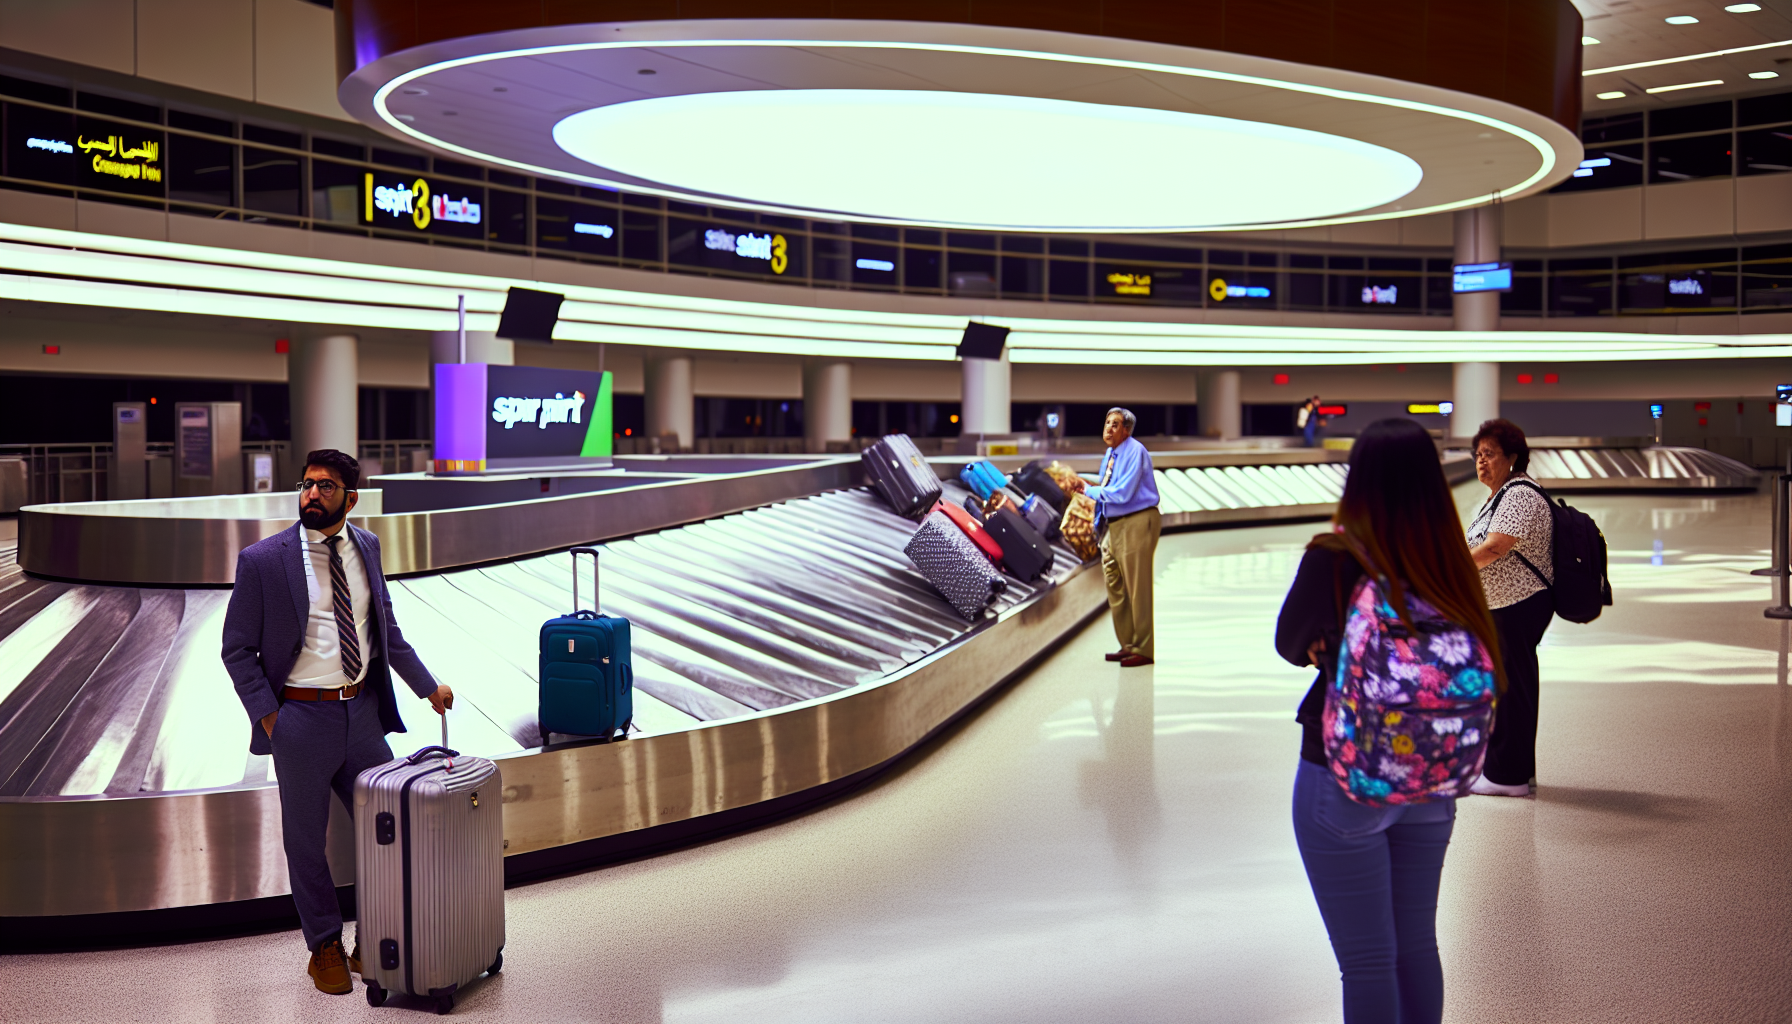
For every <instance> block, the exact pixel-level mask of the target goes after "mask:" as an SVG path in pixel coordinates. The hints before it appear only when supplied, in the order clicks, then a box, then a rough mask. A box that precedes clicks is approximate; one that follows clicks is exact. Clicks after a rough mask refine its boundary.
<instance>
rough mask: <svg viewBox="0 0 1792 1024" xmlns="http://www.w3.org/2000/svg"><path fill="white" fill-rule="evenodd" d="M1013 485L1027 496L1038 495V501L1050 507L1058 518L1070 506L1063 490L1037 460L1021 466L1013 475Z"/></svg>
mask: <svg viewBox="0 0 1792 1024" xmlns="http://www.w3.org/2000/svg"><path fill="white" fill-rule="evenodd" d="M1014 483H1015V485H1016V486H1017V487H1019V488H1020V489H1021V490H1023V491H1025V492H1027V493H1028V494H1037V495H1039V500H1040V501H1043V502H1045V503H1046V504H1047V505H1050V506H1051V507H1052V511H1053V512H1054V513H1056V514H1058V515H1060V516H1062V515H1063V514H1064V509H1065V508H1067V507H1068V506H1069V505H1070V499H1069V498H1068V497H1066V496H1065V494H1064V489H1063V488H1062V487H1059V486H1058V482H1057V481H1056V480H1053V479H1052V475H1051V474H1050V473H1047V472H1046V471H1045V465H1044V464H1043V463H1041V462H1039V461H1038V460H1034V461H1032V462H1029V463H1027V464H1026V465H1025V466H1022V467H1021V470H1020V472H1018V473H1016V474H1014Z"/></svg>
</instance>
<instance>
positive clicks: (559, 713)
mask: <svg viewBox="0 0 1792 1024" xmlns="http://www.w3.org/2000/svg"><path fill="white" fill-rule="evenodd" d="M580 555H590V556H591V584H592V597H591V603H592V606H593V609H594V610H592V611H580V610H578V609H579V572H578V564H579V556H580ZM572 561H573V574H572V576H573V579H572V604H573V611H572V613H571V614H570V615H562V616H560V617H559V618H555V619H549V620H548V621H546V622H544V623H542V625H541V674H540V676H539V677H538V678H539V681H540V685H541V699H540V705H539V710H538V712H537V719H538V720H539V722H540V724H541V742H542V743H543V744H546V743H547V742H548V739H549V734H550V733H559V734H561V735H566V736H581V737H582V736H597V737H601V738H602V739H605V740H611V739H626V738H627V737H628V727H629V723H630V722H631V721H632V720H633V719H634V715H635V700H634V688H635V687H634V684H635V669H634V662H633V660H632V657H631V652H630V649H629V625H628V620H627V619H623V618H618V617H616V616H614V615H603V614H600V613H599V612H597V611H596V610H595V607H596V605H597V594H596V590H597V549H595V548H573V549H572Z"/></svg>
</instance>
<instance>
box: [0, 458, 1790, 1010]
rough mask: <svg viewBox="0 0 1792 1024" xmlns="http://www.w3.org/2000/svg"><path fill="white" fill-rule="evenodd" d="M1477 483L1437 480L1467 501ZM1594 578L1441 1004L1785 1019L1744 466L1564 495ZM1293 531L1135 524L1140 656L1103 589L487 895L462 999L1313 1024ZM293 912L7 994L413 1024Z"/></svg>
mask: <svg viewBox="0 0 1792 1024" xmlns="http://www.w3.org/2000/svg"><path fill="white" fill-rule="evenodd" d="M1482 493H1483V492H1481V491H1480V490H1479V488H1478V487H1475V486H1474V485H1470V486H1469V487H1467V488H1464V489H1462V490H1461V491H1460V492H1459V496H1460V499H1461V501H1462V503H1463V504H1464V505H1465V506H1466V505H1468V504H1471V503H1473V502H1478V501H1479V498H1480V496H1481V494H1482ZM1577 504H1579V505H1580V506H1581V507H1583V508H1586V509H1587V510H1588V511H1590V512H1592V513H1593V514H1594V515H1595V516H1596V517H1598V518H1599V519H1600V520H1601V522H1602V524H1603V526H1604V528H1605V530H1606V534H1607V536H1608V538H1609V540H1610V543H1611V547H1612V553H1613V562H1614V564H1613V569H1612V577H1613V583H1614V585H1615V586H1616V588H1617V590H1618V594H1619V599H1618V605H1617V606H1616V607H1615V608H1612V609H1610V610H1608V611H1607V613H1606V614H1605V616H1604V617H1603V618H1601V619H1600V620H1599V621H1598V622H1597V623H1594V624H1592V625H1589V626H1574V625H1571V624H1566V623H1557V624H1556V625H1555V626H1554V627H1552V629H1551V631H1550V633H1549V635H1548V638H1547V639H1546V641H1545V643H1546V645H1547V647H1546V650H1545V651H1544V686H1545V690H1544V705H1543V725H1542V735H1541V741H1540V760H1541V765H1542V766H1541V769H1540V771H1541V789H1540V793H1539V795H1538V797H1537V798H1536V799H1535V800H1500V799H1494V798H1486V797H1477V798H1473V799H1471V800H1469V801H1467V802H1465V803H1464V804H1463V806H1462V810H1461V817H1460V823H1459V825H1458V828H1457V832H1456V839H1455V842H1454V844H1453V846H1452V848H1451V852H1450V858H1449V862H1448V864H1447V866H1446V869H1445V875H1444V892H1443V909H1442V911H1441V913H1440V931H1441V936H1442V946H1443V950H1444V962H1445V969H1446V972H1447V976H1448V986H1449V988H1448V1009H1447V1017H1448V1019H1450V1020H1452V1021H1477V1022H1479V1021H1488V1022H1496V1021H1499V1022H1504V1021H1519V1020H1524V1021H1563V1022H1570V1021H1571V1022H1586V1021H1770V1020H1771V1021H1779V1020H1786V1019H1788V1018H1792V952H1789V946H1792V786H1789V784H1788V783H1789V779H1792V691H1789V690H1788V687H1787V685H1786V674H1787V655H1786V653H1785V652H1786V647H1785V644H1786V635H1785V633H1784V632H1783V629H1782V627H1781V626H1780V625H1779V624H1777V623H1772V622H1769V621H1767V620H1765V619H1763V618H1762V617H1761V608H1762V607H1763V606H1765V605H1766V604H1767V603H1768V601H1769V596H1770V594H1769V583H1768V581H1766V580H1764V579H1761V578H1758V577H1751V576H1748V575H1746V570H1747V569H1750V568H1754V567H1756V566H1758V565H1761V564H1763V562H1764V561H1765V556H1764V552H1762V550H1761V549H1762V547H1763V544H1764V541H1765V539H1766V536H1767V519H1768V515H1767V513H1768V508H1767V502H1766V499H1765V498H1763V497H1752V496H1751V497H1721V498H1707V499H1701V498H1681V497H1636V496H1623V497H1592V496H1588V497H1583V498H1580V499H1578V501H1577ZM1314 529H1315V527H1314V526H1313V525H1311V524H1307V525H1298V526H1286V527H1270V528H1258V529H1248V530H1229V531H1214V532H1206V533H1194V534H1181V535H1176V536H1172V537H1169V538H1166V539H1165V541H1164V543H1163V545H1162V546H1161V547H1160V548H1159V559H1160V562H1159V568H1158V572H1159V583H1158V587H1159V591H1158V593H1159V597H1158V608H1159V616H1160V618H1159V623H1158V629H1159V636H1160V639H1159V653H1160V660H1159V663H1158V665H1157V666H1156V667H1155V668H1153V669H1144V670H1120V669H1117V668H1115V667H1113V666H1111V665H1109V664H1107V663H1105V662H1103V661H1102V660H1101V658H1100V655H1101V653H1102V652H1103V651H1105V650H1108V649H1110V648H1111V647H1112V646H1113V638H1112V634H1111V632H1110V631H1109V630H1108V628H1107V625H1106V621H1105V619H1103V620H1098V621H1097V622H1096V623H1095V625H1093V626H1092V627H1090V628H1089V629H1087V630H1085V631H1084V632H1083V633H1082V634H1080V635H1079V636H1078V637H1076V638H1075V639H1074V640H1072V641H1071V642H1070V643H1069V644H1067V645H1066V646H1065V647H1064V648H1063V649H1062V650H1061V651H1060V652H1059V653H1058V654H1056V655H1055V656H1054V657H1052V658H1051V659H1050V660H1049V661H1047V662H1046V663H1044V664H1043V665H1042V666H1040V667H1039V668H1038V669H1037V670H1036V671H1034V672H1033V673H1031V674H1030V675H1029V676H1028V677H1027V678H1026V679H1024V680H1023V681H1021V682H1020V683H1019V684H1018V685H1016V686H1014V687H1013V688H1011V689H1010V690H1008V691H1007V692H1006V693H1005V694H1003V695H1002V696H1001V697H1000V698H999V699H998V700H996V701H995V702H993V703H992V704H991V705H989V706H988V707H987V708H986V709H985V710H984V711H983V712H982V713H980V714H979V715H977V716H976V717H974V718H973V719H971V720H970V721H968V722H966V723H964V724H963V725H962V726H961V727H960V728H958V729H957V730H955V731H954V732H952V733H951V734H950V735H948V736H946V737H944V738H943V739H942V740H941V741H939V742H936V743H935V744H934V745H932V747H930V748H929V749H928V750H926V751H925V752H924V753H923V754H922V755H921V756H918V757H916V758H913V759H911V761H910V762H908V763H907V764H906V765H905V766H904V767H903V768H902V769H901V770H900V771H899V772H897V773H895V774H893V775H891V776H889V777H886V778H885V779H884V780H883V781H882V782H881V783H879V784H877V785H876V786H874V787H873V788H871V789H869V790H867V791H864V792H861V793H860V794H858V795H856V796H854V797H852V798H850V799H847V800H844V801H840V802H837V803H835V804H833V805H831V806H829V807H827V808H825V809H823V810H821V811H818V812H816V813H813V814H810V815H807V816H805V817H802V818H799V819H795V820H792V821H789V822H786V823H783V824H780V825H777V826H773V827H770V828H766V829H762V830H760V831H757V832H753V833H750V834H746V835H741V836H736V837H734V838H731V839H728V840H724V841H721V842H717V843H712V844H709V845H706V846H702V847H697V848H693V849H688V850H684V851H681V852H678V853H673V854H670V855H667V856H662V857H658V858H654V859H650V860H645V861H640V862H637V863H633V864H627V865H621V866H617V867H612V868H608V869H605V870H602V871H597V872H593V873H589V874H585V875H581V876H576V877H570V878H565V879H560V880H556V881H550V882H545V883H540V884H536V885H531V886H526V887H522V888H519V889H514V890H512V891H511V892H510V894H509V946H508V948H507V949H506V951H505V972H504V974H503V975H502V976H501V977H499V978H497V979H493V980H489V981H485V982H481V983H477V984H476V985H475V986H473V987H472V988H470V989H469V990H467V991H466V992H465V994H464V996H463V999H462V1002H461V1005H460V1007H459V1008H457V1009H456V1011H455V1014H456V1016H458V1017H461V1018H465V1019H474V1020H531V1021H627V1022H655V1021H677V1022H692V1024H696V1022H712V1021H713V1022H717V1024H723V1022H727V1024H734V1022H740V1021H777V1022H810V1021H813V1022H840V1021H854V1022H867V1021H890V1022H934V1021H979V1022H983V1021H1016V1022H1019V1021H1026V1022H1050V1021H1066V1022H1073V1021H1074V1022H1079V1024H1081V1022H1089V1021H1226V1022H1244V1021H1278V1022H1311V1021H1327V1020H1336V1019H1337V1018H1338V1009H1337V1006H1338V986H1337V973H1336V967H1335V965H1334V962H1333V960H1332V956H1331V951H1330V948H1329V946H1328V945H1327V942H1326V939H1325V933H1324V930H1323V928H1322V926H1321V924H1320V921H1319V916H1318V914H1317V912H1316V911H1315V910H1314V908H1313V905H1312V899H1311V896H1310V894H1309V892H1308V890H1307V886H1306V879H1305V876H1304V874H1303V873H1302V871H1301V867H1300V862H1299V859H1298V856H1297V854H1296V852H1295V848H1294V843H1293V839H1292V836H1291V834H1290V828H1289V824H1288V811H1287V806H1288V794H1289V787H1290V783H1291V779H1292V776H1293V772H1294V767H1295V757H1296V750H1297V745H1298V730H1297V728H1296V726H1295V725H1294V723H1293V721H1292V720H1291V719H1292V714H1293V708H1294V705H1295V703H1296V702H1297V700H1298V699H1299V696H1300V694H1301V693H1302V692H1303V691H1304V689H1305V687H1306V685H1307V682H1308V676H1307V674H1306V673H1303V672H1301V671H1297V670H1295V669H1292V668H1290V667H1289V666H1287V665H1285V664H1283V663H1281V662H1280V661H1279V660H1278V659H1277V658H1276V657H1275V655H1274V653H1273V651H1272V650H1271V649H1270V635H1271V630H1272V628H1273V620H1274V615H1275V612H1276V609H1277V608H1278V606H1279V603H1280V601H1281V597H1282V593H1283V591H1284V589H1285V588H1286V586H1287V583H1288V580H1289V579H1290V577H1291V575H1292V572H1293V568H1294V565H1295V562H1296V560H1297V558H1298V555H1299V550H1300V547H1301V545H1302V544H1303V543H1304V541H1305V539H1306V538H1307V537H1308V536H1310V535H1311V534H1312V532H1313V531H1314ZM303 965H304V959H303V950H302V946H301V944H300V942H299V939H298V937H297V935H296V933H293V932H285V933H278V934H271V935H262V936H254V937H248V938H235V939H229V940H220V941H214V942H201V943H193V944H188V945H181V946H173V947H163V948H151V949H137V950H124V951H109V952H94V953H75V954H58V955H46V956H14V957H7V958H0V1020H6V1021H9V1022H24V1021H119V1020H155V1021H163V1020H167V1021H173V1020H179V1021H230V1022H240V1021H262V1020H278V1021H286V1020H293V1021H297V1020H304V1021H331V1020H402V1019H407V1018H406V1014H407V1013H417V1012H426V1011H424V1010H423V1008H422V1007H421V1006H413V1007H410V1008H409V1009H406V1008H403V1006H404V1004H403V1001H402V1000H401V999H399V998H397V997H395V999H394V1002H393V1003H390V1004H388V1006H387V1008H385V1009H383V1010H371V1009H369V1008H368V1007H367V1005H366V1003H365V1002H364V1001H363V1000H362V999H361V997H360V994H359V991H357V993H356V995H354V996H352V997H331V996H325V995H321V994H319V993H317V992H315V991H313V990H312V989H311V987H310V985H309V982H308V981H307V979H306V978H305V976H304V973H303Z"/></svg>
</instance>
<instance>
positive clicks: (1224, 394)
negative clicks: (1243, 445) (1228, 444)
mask: <svg viewBox="0 0 1792 1024" xmlns="http://www.w3.org/2000/svg"><path fill="white" fill-rule="evenodd" d="M1241 387H1242V385H1241V383H1240V378H1239V375H1238V371H1237V370H1204V371H1202V373H1201V375H1200V376H1199V377H1198V378H1197V379H1196V383H1195V414H1196V415H1197V416H1199V417H1200V420H1201V436H1202V437H1216V438H1219V439H1221V440H1224V441H1230V440H1232V439H1234V438H1238V437H1242V436H1244V402H1243V400H1242V399H1241V398H1240V395H1241V393H1242V391H1241Z"/></svg>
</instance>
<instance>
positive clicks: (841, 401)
mask: <svg viewBox="0 0 1792 1024" xmlns="http://www.w3.org/2000/svg"><path fill="white" fill-rule="evenodd" d="M851 440H852V364H851V363H847V362H839V361H823V360H810V361H808V362H806V363H804V364H803V447H804V448H805V449H806V450H808V451H812V452H825V451H827V450H828V442H829V441H848V442H849V441H851Z"/></svg>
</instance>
